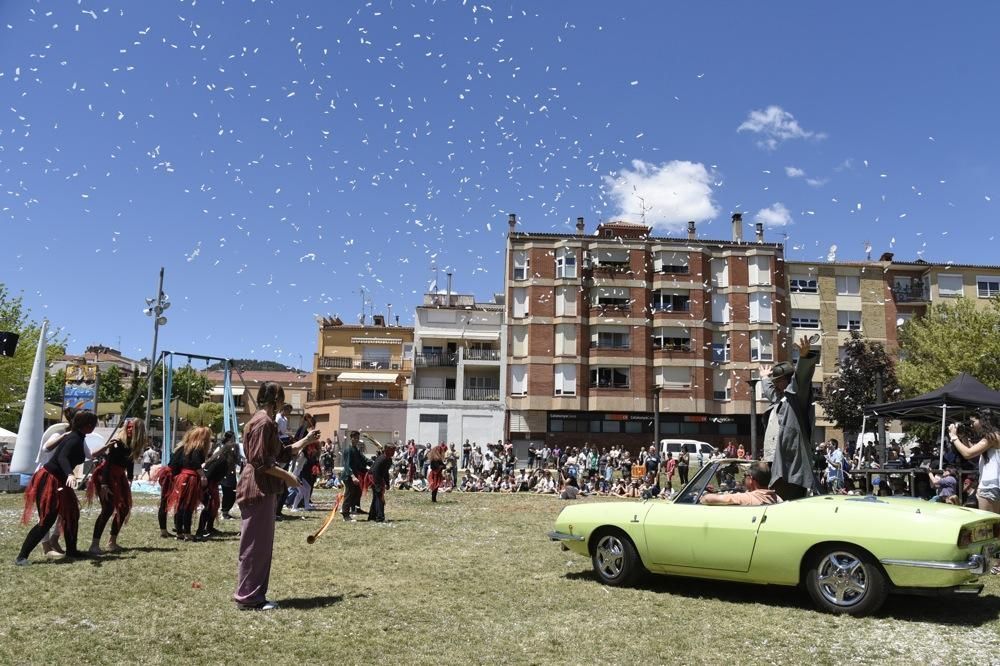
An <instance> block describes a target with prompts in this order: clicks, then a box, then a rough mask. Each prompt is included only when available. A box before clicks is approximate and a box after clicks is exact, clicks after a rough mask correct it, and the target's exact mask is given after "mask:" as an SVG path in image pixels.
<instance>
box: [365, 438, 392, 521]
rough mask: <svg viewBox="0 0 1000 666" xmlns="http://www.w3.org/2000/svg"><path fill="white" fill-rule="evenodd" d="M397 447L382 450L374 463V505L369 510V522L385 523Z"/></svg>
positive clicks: (372, 471) (390, 446)
mask: <svg viewBox="0 0 1000 666" xmlns="http://www.w3.org/2000/svg"><path fill="white" fill-rule="evenodd" d="M395 452H396V447H395V446H393V445H392V444H389V445H387V446H386V447H385V448H383V449H382V452H381V453H379V454H378V456H377V457H376V458H375V462H373V463H372V469H371V475H372V505H371V508H369V509H368V520H373V521H375V522H379V523H384V522H385V491H386V490H388V489H389V482H390V479H389V470H390V468H391V467H392V455H393V454H394V453H395Z"/></svg>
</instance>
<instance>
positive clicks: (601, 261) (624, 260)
mask: <svg viewBox="0 0 1000 666" xmlns="http://www.w3.org/2000/svg"><path fill="white" fill-rule="evenodd" d="M628 255H629V252H628V250H626V249H623V248H615V249H608V250H595V251H594V254H593V256H594V264H595V265H596V266H600V267H603V268H619V269H627V268H628V267H629V257H628Z"/></svg>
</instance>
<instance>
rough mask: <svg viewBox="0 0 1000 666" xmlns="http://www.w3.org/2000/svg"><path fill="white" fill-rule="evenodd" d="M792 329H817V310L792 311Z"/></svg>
mask: <svg viewBox="0 0 1000 666" xmlns="http://www.w3.org/2000/svg"><path fill="white" fill-rule="evenodd" d="M790 325H791V327H792V328H819V310H792V317H791V321H790Z"/></svg>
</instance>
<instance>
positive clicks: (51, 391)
mask: <svg viewBox="0 0 1000 666" xmlns="http://www.w3.org/2000/svg"><path fill="white" fill-rule="evenodd" d="M65 390H66V371H65V370H60V371H58V372H56V373H55V374H51V375H50V374H46V375H45V402H51V403H52V404H54V405H62V404H63V393H64V391H65Z"/></svg>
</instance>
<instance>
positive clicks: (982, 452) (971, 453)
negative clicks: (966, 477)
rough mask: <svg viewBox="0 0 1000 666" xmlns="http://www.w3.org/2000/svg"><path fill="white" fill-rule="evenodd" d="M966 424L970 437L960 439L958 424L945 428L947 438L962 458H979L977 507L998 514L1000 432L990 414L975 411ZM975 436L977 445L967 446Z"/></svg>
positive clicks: (991, 413) (999, 505)
mask: <svg viewBox="0 0 1000 666" xmlns="http://www.w3.org/2000/svg"><path fill="white" fill-rule="evenodd" d="M969 425H970V429H971V431H972V436H971V437H968V438H963V437H961V436H960V435H959V428H958V424H957V423H952V424H951V425H949V426H948V436H949V437H950V438H951V443H952V445H953V446H954V447H955V449H956V450H957V451H958V452H959V453H960V454H962V457H963V458H965V459H967V460H971V459H972V458H975V457H976V456H979V487H978V489H977V490H976V495H977V497H978V498H979V508H980V509H982V510H983V511H992V512H993V513H1000V450H998V449H1000V431H998V430H997V427H996V426H995V425H994V424H993V412H992V411H990V410H989V409H977V410H976V411H975V412H974V413H973V415H972V416H971V417H970V418H969ZM977 437H978V438H979V440H978V441H977V442H975V443H974V444H970V443H969V442H971V440H973V439H975V438H977ZM963 439H967V440H968V441H963Z"/></svg>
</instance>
